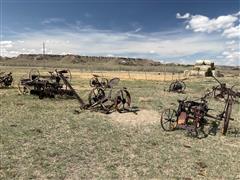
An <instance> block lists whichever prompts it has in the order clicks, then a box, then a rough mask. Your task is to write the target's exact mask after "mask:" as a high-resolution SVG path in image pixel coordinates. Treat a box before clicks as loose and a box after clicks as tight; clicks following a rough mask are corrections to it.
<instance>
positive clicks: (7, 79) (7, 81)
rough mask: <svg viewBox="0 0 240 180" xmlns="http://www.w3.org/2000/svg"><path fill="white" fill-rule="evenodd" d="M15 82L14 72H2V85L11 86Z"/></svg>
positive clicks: (0, 75) (0, 74)
mask: <svg viewBox="0 0 240 180" xmlns="http://www.w3.org/2000/svg"><path fill="white" fill-rule="evenodd" d="M12 82H13V77H12V73H11V72H10V73H5V72H1V73H0V87H9V86H11V85H12Z"/></svg>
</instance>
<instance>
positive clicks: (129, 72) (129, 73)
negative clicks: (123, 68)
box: [128, 71, 131, 79]
mask: <svg viewBox="0 0 240 180" xmlns="http://www.w3.org/2000/svg"><path fill="white" fill-rule="evenodd" d="M128 78H129V79H131V76H130V71H128Z"/></svg>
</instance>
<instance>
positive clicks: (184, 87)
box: [179, 81, 186, 91]
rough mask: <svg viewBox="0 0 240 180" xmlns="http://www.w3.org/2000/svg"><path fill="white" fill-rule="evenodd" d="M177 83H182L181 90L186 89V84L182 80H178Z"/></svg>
mask: <svg viewBox="0 0 240 180" xmlns="http://www.w3.org/2000/svg"><path fill="white" fill-rule="evenodd" d="M179 83H180V84H181V85H182V91H185V89H186V84H185V82H184V81H179Z"/></svg>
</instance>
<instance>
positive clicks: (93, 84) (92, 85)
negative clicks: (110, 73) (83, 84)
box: [89, 77, 97, 87]
mask: <svg viewBox="0 0 240 180" xmlns="http://www.w3.org/2000/svg"><path fill="white" fill-rule="evenodd" d="M96 82H97V79H96V78H95V77H92V78H91V79H90V81H89V85H90V87H95V84H96Z"/></svg>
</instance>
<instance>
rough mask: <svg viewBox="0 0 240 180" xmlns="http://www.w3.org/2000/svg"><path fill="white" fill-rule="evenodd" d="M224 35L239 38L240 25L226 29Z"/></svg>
mask: <svg viewBox="0 0 240 180" xmlns="http://www.w3.org/2000/svg"><path fill="white" fill-rule="evenodd" d="M223 36H225V37H227V38H237V37H240V25H238V26H235V27H231V28H229V29H225V30H224V31H223Z"/></svg>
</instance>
